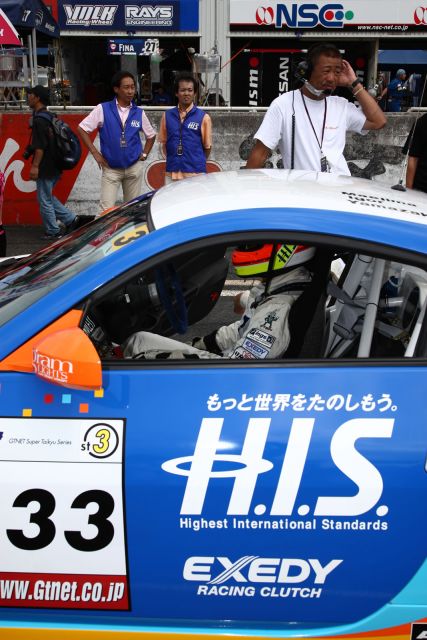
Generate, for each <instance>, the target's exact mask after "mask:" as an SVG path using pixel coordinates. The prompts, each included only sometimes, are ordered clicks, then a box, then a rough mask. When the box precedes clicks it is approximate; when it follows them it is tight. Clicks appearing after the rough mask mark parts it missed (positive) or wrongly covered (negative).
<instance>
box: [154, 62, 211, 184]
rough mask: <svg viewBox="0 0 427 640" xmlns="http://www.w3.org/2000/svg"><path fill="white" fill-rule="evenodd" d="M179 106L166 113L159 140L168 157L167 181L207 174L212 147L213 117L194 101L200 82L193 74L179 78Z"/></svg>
mask: <svg viewBox="0 0 427 640" xmlns="http://www.w3.org/2000/svg"><path fill="white" fill-rule="evenodd" d="M174 89H175V95H176V97H177V98H178V106H177V107H175V108H174V109H169V110H168V111H165V113H164V114H163V117H162V120H161V123H160V132H159V142H160V143H161V144H162V149H163V153H164V155H165V157H166V175H165V184H168V183H169V182H173V181H175V180H182V179H183V178H191V177H192V176H196V175H198V174H200V173H206V160H207V158H208V157H209V154H210V152H211V147H212V122H211V119H210V116H208V114H207V113H205V112H204V111H203V110H202V109H199V108H198V107H196V106H195V104H194V99H195V96H196V93H197V81H196V79H195V78H194V77H193V76H192V75H191V74H190V73H185V74H180V75H179V76H178V77H177V79H176V80H175V86H174Z"/></svg>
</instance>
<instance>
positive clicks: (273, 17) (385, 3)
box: [230, 0, 427, 34]
mask: <svg viewBox="0 0 427 640" xmlns="http://www.w3.org/2000/svg"><path fill="white" fill-rule="evenodd" d="M426 26H427V10H426V8H425V7H424V6H421V4H420V0H406V1H405V2H401V1H400V0H377V1H376V2H375V3H372V2H371V0H357V2H355V1H354V0H341V2H334V0H327V1H323V0H318V1H317V2H314V3H312V2H306V1H305V2H300V1H298V0H293V1H292V0H291V1H286V0H285V1H283V0H282V1H280V0H279V1H277V0H276V1H275V2H270V0H230V27H231V28H232V29H234V30H236V29H240V30H241V29H244V28H245V27H246V28H250V29H251V30H252V29H263V30H272V29H323V30H335V31H336V30H338V29H341V30H344V31H348V30H351V31H360V32H361V33H363V32H367V31H369V33H371V34H372V32H374V33H375V31H378V34H380V33H382V32H383V31H387V30H393V31H400V32H402V33H405V32H406V31H408V30H411V31H414V30H416V31H419V30H420V29H423V28H425V27H426Z"/></svg>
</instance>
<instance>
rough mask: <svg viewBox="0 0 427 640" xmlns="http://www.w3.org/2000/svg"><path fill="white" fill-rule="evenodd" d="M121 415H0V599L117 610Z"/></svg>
mask: <svg viewBox="0 0 427 640" xmlns="http://www.w3.org/2000/svg"><path fill="white" fill-rule="evenodd" d="M123 450H124V420H109V419H63V418H0V483H1V487H2V492H1V498H0V527H1V532H0V606H6V607H11V606H13V607H29V606H30V607H38V606H39V607H57V608H75V609H103V608H108V609H127V608H128V600H129V597H128V579H127V571H126V566H127V564H126V542H125V536H124V504H123V495H124V487H123V468H122V466H123Z"/></svg>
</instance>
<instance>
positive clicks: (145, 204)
mask: <svg viewBox="0 0 427 640" xmlns="http://www.w3.org/2000/svg"><path fill="white" fill-rule="evenodd" d="M151 196H152V193H150V194H148V197H145V198H144V199H143V200H140V201H138V202H133V203H130V204H125V205H123V206H122V207H118V208H117V209H114V210H113V211H110V212H109V213H107V214H105V215H104V216H102V217H100V218H98V219H96V220H95V221H94V222H92V223H91V224H89V225H87V226H84V227H82V228H81V229H78V230H77V231H75V232H74V233H73V234H72V235H70V236H68V237H66V238H64V240H62V241H61V242H60V243H55V245H52V246H50V247H47V248H46V249H42V250H41V251H39V252H37V253H35V254H33V255H31V256H28V257H27V258H22V259H21V260H19V261H18V262H16V263H14V264H13V265H12V266H7V267H6V268H5V269H4V270H3V271H1V268H2V267H1V263H0V326H2V325H4V324H5V323H6V322H8V321H9V320H10V319H11V318H12V317H14V316H15V315H17V314H18V313H21V311H23V310H24V309H26V308H27V307H29V306H30V305H31V304H33V303H34V302H35V301H37V300H39V299H40V298H42V297H43V296H46V295H47V294H48V293H49V292H50V291H52V289H55V288H56V287H58V286H59V285H60V284H62V283H64V282H66V281H67V280H70V279H71V278H73V277H74V276H75V275H76V274H77V273H80V272H81V271H83V270H84V269H87V267H88V266H90V265H91V264H93V263H95V262H98V261H99V260H102V258H103V257H104V256H107V255H109V254H110V253H112V252H113V251H118V250H119V249H121V247H124V246H125V245H127V244H129V243H131V242H133V241H134V240H137V239H138V238H140V237H141V236H144V235H146V234H147V233H148V232H149V230H148V227H147V215H148V211H149V203H150V200H151Z"/></svg>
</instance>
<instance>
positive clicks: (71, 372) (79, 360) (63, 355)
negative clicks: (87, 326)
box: [33, 327, 102, 390]
mask: <svg viewBox="0 0 427 640" xmlns="http://www.w3.org/2000/svg"><path fill="white" fill-rule="evenodd" d="M33 368H34V373H35V374H36V375H37V376H39V378H42V379H43V380H47V381H48V382H54V383H55V384H59V385H61V386H63V387H67V388H70V389H83V390H96V389H100V388H101V387H102V367H101V360H100V358H99V355H98V353H97V351H96V349H95V347H94V346H93V344H92V342H91V340H90V339H89V337H88V336H87V335H86V334H85V332H84V331H82V329H80V328H79V327H73V328H70V329H61V330H60V331H55V332H54V333H51V334H50V335H48V336H45V337H43V338H41V340H39V342H36V343H35V344H34V346H33Z"/></svg>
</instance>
